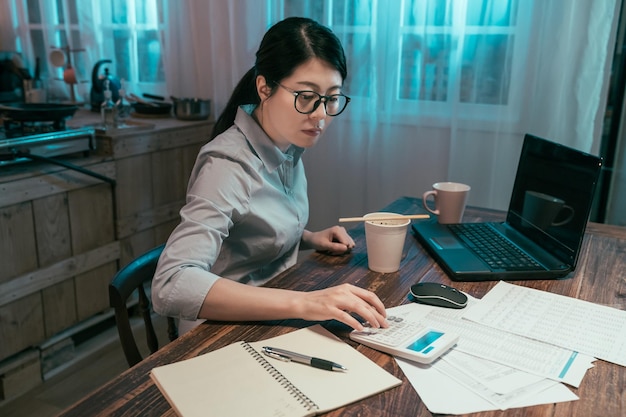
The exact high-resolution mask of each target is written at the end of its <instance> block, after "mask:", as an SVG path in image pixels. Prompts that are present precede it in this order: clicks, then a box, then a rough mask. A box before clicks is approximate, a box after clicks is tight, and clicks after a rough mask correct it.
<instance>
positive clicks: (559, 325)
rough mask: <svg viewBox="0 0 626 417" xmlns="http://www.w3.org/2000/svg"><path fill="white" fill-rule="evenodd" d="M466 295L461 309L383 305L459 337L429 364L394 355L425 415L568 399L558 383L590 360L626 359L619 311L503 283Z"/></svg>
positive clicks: (576, 381)
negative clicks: (479, 297) (479, 295)
mask: <svg viewBox="0 0 626 417" xmlns="http://www.w3.org/2000/svg"><path fill="white" fill-rule="evenodd" d="M469 298H470V303H469V306H468V307H467V308H466V309H464V310H450V309H442V308H438V307H431V306H426V305H421V304H415V303H412V304H407V305H402V306H399V307H394V308H390V309H388V314H393V315H406V314H410V315H411V317H412V318H417V319H419V320H420V321H421V322H422V323H423V324H425V325H427V326H430V327H433V328H436V329H440V330H443V331H447V332H452V333H456V334H459V335H460V336H461V337H460V339H459V342H458V344H457V345H456V346H455V347H454V348H453V349H452V350H451V351H450V352H448V353H447V354H445V355H444V356H443V357H441V358H440V359H439V360H438V361H436V362H435V363H433V364H432V365H431V366H423V365H419V364H416V363H413V362H408V361H405V360H402V359H396V360H397V362H398V364H399V365H400V367H401V369H402V370H403V371H404V373H405V374H406V376H407V378H408V379H409V381H410V382H411V384H412V385H413V387H414V388H415V389H416V390H417V392H418V393H419V395H420V397H421V398H422V400H423V401H424V403H425V404H426V406H427V407H428V409H429V410H430V411H431V412H433V413H443V414H464V413H471V412H479V411H487V410H497V409H502V410H504V409H507V408H514V407H525V406H531V405H537V404H545V403H555V402H563V401H572V400H576V399H578V397H577V396H576V395H575V394H574V393H573V392H572V391H571V390H570V389H569V388H567V386H566V385H565V384H567V385H570V386H572V387H578V386H579V385H580V383H581V381H582V379H583V377H584V375H585V373H586V371H587V370H588V369H590V368H591V367H592V366H593V361H594V360H595V358H600V359H604V360H607V361H609V362H614V363H617V364H620V365H624V364H626V332H625V331H624V330H626V312H624V311H621V310H617V309H613V308H610V307H606V306H600V305H597V304H593V303H589V302H585V301H581V300H577V299H574V298H570V297H564V296H560V295H556V294H551V293H546V292H543V291H538V290H534V289H530V288H525V287H520V286H516V285H512V284H507V283H504V282H501V283H498V285H496V287H494V289H492V290H491V291H490V292H489V293H488V294H487V295H486V296H485V297H484V298H483V299H482V300H477V299H474V298H472V297H469ZM607 317H610V318H611V319H607ZM581 329H583V330H584V331H582V332H581V331H580V330H581ZM450 392H454V393H455V394H454V395H455V401H449V393H450Z"/></svg>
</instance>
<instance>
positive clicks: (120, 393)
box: [62, 197, 626, 417]
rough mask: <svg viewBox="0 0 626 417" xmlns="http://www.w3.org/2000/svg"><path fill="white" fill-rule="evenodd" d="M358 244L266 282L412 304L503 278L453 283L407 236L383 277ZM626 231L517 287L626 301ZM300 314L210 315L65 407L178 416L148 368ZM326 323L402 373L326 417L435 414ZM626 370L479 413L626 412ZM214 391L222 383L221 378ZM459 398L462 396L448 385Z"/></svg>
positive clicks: (595, 232) (407, 202)
mask: <svg viewBox="0 0 626 417" xmlns="http://www.w3.org/2000/svg"><path fill="white" fill-rule="evenodd" d="M420 207H421V203H420V200H417V199H413V198H408V197H403V198H400V199H398V200H396V201H395V202H393V203H392V204H390V205H389V206H387V207H385V208H384V210H385V211H394V212H398V213H417V212H423V210H422V209H421V208H420ZM501 219H503V213H502V212H497V211H492V210H483V209H475V208H468V209H467V210H466V213H465V218H464V221H474V220H501ZM350 234H351V235H352V236H353V238H354V239H355V241H356V242H357V246H356V248H355V249H354V250H353V251H352V253H351V254H349V255H345V256H328V255H324V254H321V253H314V254H312V255H311V256H310V257H308V258H306V259H305V260H303V261H302V262H301V263H299V264H297V265H296V266H294V267H293V268H291V269H289V270H288V271H286V272H285V273H283V274H282V275H280V276H278V277H276V278H275V279H273V280H272V281H270V283H269V284H268V285H269V286H271V287H280V288H289V289H293V290H303V291H309V290H315V289H320V288H325V287H328V286H332V285H337V284H340V283H344V282H349V283H352V284H355V285H358V286H361V287H364V288H368V289H370V290H372V291H374V292H376V293H377V294H378V296H379V297H380V298H381V299H382V300H383V302H384V303H385V305H386V306H388V307H391V306H396V305H400V304H404V303H408V302H409V301H408V300H407V293H408V291H409V287H410V286H411V285H412V284H414V283H416V282H420V281H433V282H442V283H445V284H448V285H452V286H455V287H456V288H459V289H461V290H463V291H466V292H468V293H469V294H471V295H473V296H475V297H478V298H480V297H482V296H483V295H484V294H485V293H486V292H488V291H489V289H491V288H492V287H493V286H494V285H495V284H496V282H478V283H467V282H453V281H451V280H450V279H449V278H448V277H447V276H446V275H445V274H444V273H443V272H442V270H441V269H440V268H439V267H438V266H437V265H436V264H435V263H434V261H433V260H432V258H431V257H430V256H429V255H428V254H427V253H426V252H425V251H424V250H423V249H422V248H421V246H420V245H419V244H418V243H417V241H416V239H415V238H414V237H413V236H412V235H411V234H410V233H409V234H408V235H407V239H406V242H405V246H404V253H403V259H402V263H401V266H400V270H399V271H398V272H395V273H389V274H381V273H376V272H372V271H370V270H368V269H367V258H366V249H365V236H364V228H363V225H362V224H358V225H355V227H354V228H351V229H350ZM625 255H626V228H620V227H616V226H607V225H596V224H590V226H589V228H588V234H587V236H586V238H585V242H584V245H583V249H582V252H581V255H580V259H579V265H578V267H577V269H576V271H575V272H574V273H572V274H570V276H568V277H566V278H564V279H560V280H554V281H517V282H516V283H517V284H520V285H524V286H528V287H532V288H537V289H540V290H545V291H550V292H554V293H557V294H562V295H567V296H572V297H577V298H580V299H584V300H588V301H593V302H597V303H600V304H606V305H610V306H612V307H616V308H620V309H624V308H626V300H625V298H626V275H625V272H624V271H625V260H626V256H625ZM311 324H313V323H311V322H305V321H301V320H284V321H279V322H278V321H277V322H261V323H223V322H222V323H218V322H207V323H205V324H203V325H200V326H199V327H198V328H196V329H194V330H193V331H191V332H189V333H187V334H185V335H183V336H182V337H180V338H179V339H178V340H176V341H175V342H173V343H171V344H169V345H167V346H165V347H164V348H162V349H161V350H159V351H158V352H157V353H156V354H154V355H152V356H150V357H149V358H147V359H145V360H144V361H143V362H141V363H139V364H137V365H136V366H135V367H133V368H131V369H129V370H127V371H126V372H125V373H123V374H122V375H120V376H119V377H117V378H116V379H114V380H112V381H111V382H109V383H108V384H106V385H105V386H103V387H102V388H100V389H98V390H97V391H95V392H93V393H92V394H91V395H89V396H88V397H86V398H84V399H83V400H81V401H80V402H78V403H76V404H75V405H73V406H72V407H70V408H69V409H67V410H66V411H65V412H64V413H63V414H62V415H64V416H86V415H89V416H136V415H150V416H175V413H174V412H173V411H172V410H171V408H170V407H169V405H168V403H167V402H166V400H165V399H164V397H163V396H162V395H161V394H160V392H159V390H158V389H157V388H156V386H155V385H154V384H153V383H152V382H151V380H150V377H149V372H150V370H151V369H152V368H153V367H155V366H158V365H163V364H167V363H171V362H175V361H179V360H181V359H185V358H191V357H194V356H197V355H199V354H202V353H205V352H209V351H212V350H215V349H217V348H220V347H222V346H226V345H228V344H230V343H233V342H235V341H238V340H247V341H257V340H262V339H266V338H268V337H272V336H276V335H278V334H283V333H286V332H289V331H292V330H294V329H297V328H300V327H304V326H308V325H311ZM323 325H324V326H325V327H326V328H327V329H329V330H330V331H332V332H333V333H334V334H336V335H338V336H339V337H341V338H342V339H343V340H344V341H345V342H346V343H349V344H350V345H352V346H354V347H355V348H356V349H358V350H359V351H360V352H362V353H363V354H365V355H366V356H367V357H369V358H370V359H372V360H373V361H375V362H376V363H378V364H379V365H380V366H382V367H383V368H385V369H386V370H388V371H389V372H391V373H392V374H394V375H396V376H397V377H399V378H401V379H402V380H403V384H402V385H401V386H399V387H396V388H393V389H391V390H388V391H386V392H384V393H381V394H378V395H374V396H372V397H369V398H367V399H365V400H363V401H360V402H358V403H356V404H352V405H350V406H347V407H343V408H340V409H337V410H334V411H332V412H330V413H327V414H325V415H327V416H357V415H358V416H419V417H425V416H431V415H432V414H431V413H430V412H429V411H428V410H427V409H426V407H425V406H424V404H423V403H422V402H421V400H420V398H419V395H418V394H417V393H416V392H415V390H414V389H413V388H412V386H411V385H410V383H409V382H408V380H407V379H406V377H405V376H404V374H403V373H402V371H401V370H400V369H399V367H398V365H397V364H396V362H395V361H394V359H393V358H392V357H391V356H389V355H387V354H384V353H380V352H377V351H375V350H373V349H370V348H367V347H365V346H362V345H359V344H357V343H355V342H352V341H351V340H349V338H348V333H349V331H350V329H348V328H347V327H346V326H344V325H342V324H340V323H337V322H325V323H323ZM625 386H626V369H625V368H624V367H620V366H618V365H615V364H611V363H607V362H603V361H597V362H596V363H595V366H594V367H593V368H592V369H590V370H589V371H588V372H587V375H586V376H585V378H584V380H583V382H582V384H581V386H580V388H578V389H574V388H572V390H573V391H574V392H575V393H576V394H577V395H578V396H579V397H580V400H578V401H573V402H567V403H559V404H547V405H540V406H534V407H526V408H518V409H511V410H506V411H491V412H483V413H474V414H472V416H474V417H496V416H498V417H503V416H505V417H522V416H523V417H540V416H541V417H546V416H551V417H595V416H597V417H608V416H622V415H626V400H625V398H626V397H625V395H624V387H625ZM207 389H219V381H215V385H214V386H211V387H207ZM449 394H450V399H451V401H454V393H453V392H450V393H449Z"/></svg>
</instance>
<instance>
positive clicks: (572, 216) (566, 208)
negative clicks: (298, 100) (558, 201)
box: [551, 205, 574, 226]
mask: <svg viewBox="0 0 626 417" xmlns="http://www.w3.org/2000/svg"><path fill="white" fill-rule="evenodd" d="M563 211H568V212H569V213H568V215H567V217H566V218H565V219H563V220H561V221H558V222H553V223H552V224H551V226H563V225H564V224H567V223H569V222H570V221H572V219H573V218H574V209H573V208H572V207H571V206H568V205H565V206H563V208H562V209H561V212H563ZM559 214H560V213H559Z"/></svg>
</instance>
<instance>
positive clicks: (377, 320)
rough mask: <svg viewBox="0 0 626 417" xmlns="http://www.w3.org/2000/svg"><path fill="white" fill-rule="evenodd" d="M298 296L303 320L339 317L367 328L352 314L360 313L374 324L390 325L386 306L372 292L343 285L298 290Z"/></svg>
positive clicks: (377, 325) (358, 328)
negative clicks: (304, 290)
mask: <svg viewBox="0 0 626 417" xmlns="http://www.w3.org/2000/svg"><path fill="white" fill-rule="evenodd" d="M296 294H298V295H297V296H295V300H294V301H295V302H296V308H297V309H298V311H297V313H298V314H297V316H298V317H299V318H302V319H304V320H310V321H321V320H338V321H340V322H342V323H344V324H346V325H348V326H350V327H352V328H353V329H355V330H358V331H361V330H363V329H364V327H363V324H362V323H361V322H359V320H357V319H356V318H355V317H354V316H353V315H352V314H351V313H354V314H356V315H358V316H360V317H361V318H362V319H363V320H365V321H366V322H367V323H369V325H370V326H371V327H374V328H379V327H387V326H388V324H387V321H386V319H385V318H386V312H385V306H384V304H383V303H382V301H380V299H379V298H378V296H377V295H376V294H374V293H373V292H371V291H368V290H366V289H363V288H360V287H357V286H354V285H351V284H341V285H338V286H336V287H329V288H325V289H323V290H317V291H310V292H299V293H296Z"/></svg>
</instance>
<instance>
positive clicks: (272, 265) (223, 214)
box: [152, 18, 387, 333]
mask: <svg viewBox="0 0 626 417" xmlns="http://www.w3.org/2000/svg"><path fill="white" fill-rule="evenodd" d="M346 75H347V70H346V63H345V55H344V52H343V48H342V46H341V43H340V42H339V39H338V38H337V37H336V36H335V35H334V34H333V33H332V32H331V31H330V30H329V29H328V28H326V27H324V26H322V25H320V24H318V23H316V22H315V21H313V20H310V19H305V18H288V19H285V20H283V21H281V22H279V23H277V24H276V25H274V26H273V27H272V28H270V29H269V30H268V32H267V33H266V34H265V36H264V37H263V40H262V42H261V45H260V47H259V50H258V51H257V54H256V63H255V66H254V67H253V68H252V69H251V70H250V71H248V73H247V74H246V75H244V77H243V78H242V79H241V81H240V82H239V84H238V85H237V86H236V88H235V90H234V92H233V95H232V97H231V98H230V100H229V102H228V104H227V106H226V108H225V110H224V112H223V113H222V115H221V116H220V117H219V119H218V120H217V122H216V125H215V129H214V132H213V135H212V138H211V141H210V142H209V143H208V144H206V145H205V146H204V147H203V148H202V149H201V150H200V153H199V155H198V158H197V160H196V164H195V166H194V169H193V171H192V173H191V177H190V182H189V187H188V191H187V203H186V205H185V206H184V207H183V208H182V210H181V213H180V214H181V223H180V224H179V225H178V227H177V228H176V229H175V230H174V231H173V232H172V235H171V236H170V238H169V239H168V242H167V245H166V247H165V250H164V252H163V254H162V255H161V258H160V260H159V265H158V267H157V272H156V274H155V277H154V281H153V287H152V295H153V304H154V309H155V310H156V311H157V312H158V313H160V314H162V315H167V316H173V317H177V318H179V319H181V321H180V324H179V327H180V328H179V330H180V332H181V333H183V332H185V331H186V330H189V329H190V328H192V327H193V326H194V325H196V324H198V323H200V322H202V321H204V320H205V319H210V320H229V321H239V320H244V321H248V320H279V319H288V318H299V319H304V320H312V321H319V320H331V319H335V320H338V321H340V322H343V323H345V324H347V325H348V326H351V327H352V328H354V329H357V330H362V329H363V326H362V324H361V323H360V322H359V321H358V320H356V319H355V318H354V317H353V316H352V315H351V314H350V313H356V314H358V315H359V316H360V317H362V318H363V319H364V320H366V321H367V322H369V324H370V325H371V326H373V327H381V326H382V327H386V326H387V324H386V321H385V309H384V306H383V304H382V302H381V301H380V299H379V298H378V297H377V296H376V295H375V294H374V293H372V292H370V291H367V290H365V289H363V288H358V287H355V286H353V285H349V284H343V285H339V286H336V287H331V288H327V289H323V290H319V291H311V292H299V291H288V290H283V289H272V288H264V287H259V285H262V284H263V283H265V282H267V281H268V280H269V279H271V278H272V277H274V276H276V275H277V274H279V273H280V272H282V271H284V270H285V269H287V268H289V267H291V266H293V265H294V264H295V262H296V258H297V253H298V250H299V249H304V248H306V249H309V248H310V249H316V250H318V251H325V252H329V253H332V254H337V255H339V254H343V253H346V252H349V251H350V250H351V249H352V248H353V247H354V241H353V240H352V238H351V237H350V236H349V235H348V233H347V232H346V230H345V229H344V228H343V227H339V226H334V227H331V228H329V229H326V230H322V231H319V232H311V231H308V230H306V229H305V225H306V223H307V221H308V215H309V212H308V198H307V184H306V177H305V173H304V167H303V165H302V161H301V159H300V157H301V155H302V152H303V151H304V150H305V149H306V148H309V147H311V146H313V145H315V143H316V142H317V140H318V139H319V137H320V136H321V135H322V133H323V132H324V130H325V129H326V128H327V127H328V125H329V124H330V122H331V121H332V118H333V117H334V116H338V115H339V114H340V113H341V112H342V111H343V110H344V109H345V106H346V105H347V104H348V102H349V98H347V97H346V96H345V95H343V94H342V93H341V87H342V85H343V81H344V80H345V78H346ZM247 284H248V285H247Z"/></svg>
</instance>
